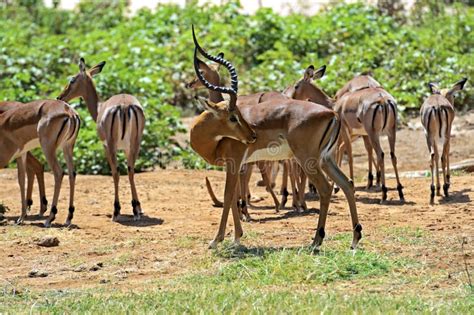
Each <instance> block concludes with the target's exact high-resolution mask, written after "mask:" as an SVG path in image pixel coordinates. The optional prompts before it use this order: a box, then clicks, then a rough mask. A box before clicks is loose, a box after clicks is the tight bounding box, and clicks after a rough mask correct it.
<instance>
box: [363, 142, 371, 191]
mask: <svg viewBox="0 0 474 315" xmlns="http://www.w3.org/2000/svg"><path fill="white" fill-rule="evenodd" d="M362 139H363V140H364V146H365V150H366V151H367V156H368V159H369V161H368V166H369V173H368V174H367V186H366V188H367V189H370V188H372V186H373V185H374V174H373V172H372V164H373V160H374V155H373V149H372V145H371V144H370V140H369V137H367V136H363V137H362Z"/></svg>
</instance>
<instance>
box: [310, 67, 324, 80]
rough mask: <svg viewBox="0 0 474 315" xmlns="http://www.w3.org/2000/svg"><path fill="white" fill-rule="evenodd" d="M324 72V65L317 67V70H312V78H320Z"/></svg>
mask: <svg viewBox="0 0 474 315" xmlns="http://www.w3.org/2000/svg"><path fill="white" fill-rule="evenodd" d="M325 72H326V65H324V66H322V67H321V68H319V69H318V70H316V71H315V72H314V75H313V80H316V79H320V78H322V77H323V76H324V73H325Z"/></svg>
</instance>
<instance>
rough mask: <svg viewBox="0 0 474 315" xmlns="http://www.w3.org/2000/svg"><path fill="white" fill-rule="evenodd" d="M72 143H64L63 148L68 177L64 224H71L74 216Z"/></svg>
mask: <svg viewBox="0 0 474 315" xmlns="http://www.w3.org/2000/svg"><path fill="white" fill-rule="evenodd" d="M73 150H74V144H70V143H68V144H66V145H65V146H64V149H63V153H64V159H65V160H66V165H67V172H68V177H69V212H68V215H67V219H66V223H65V225H66V226H69V225H71V221H72V219H73V217H74V210H75V208H74V191H75V187H76V171H75V169H74V161H73Z"/></svg>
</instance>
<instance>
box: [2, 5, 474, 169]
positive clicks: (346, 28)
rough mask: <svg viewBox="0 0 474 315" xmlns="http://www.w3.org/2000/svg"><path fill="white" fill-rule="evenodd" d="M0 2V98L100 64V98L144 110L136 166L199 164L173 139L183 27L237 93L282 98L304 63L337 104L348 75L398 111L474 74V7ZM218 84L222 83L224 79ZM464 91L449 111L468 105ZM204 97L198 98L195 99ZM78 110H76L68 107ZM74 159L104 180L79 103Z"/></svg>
mask: <svg viewBox="0 0 474 315" xmlns="http://www.w3.org/2000/svg"><path fill="white" fill-rule="evenodd" d="M6 3H7V2H2V3H0V22H1V27H0V100H18V101H22V102H28V101H31V100H34V99H38V98H54V97H56V96H57V95H58V94H59V92H60V90H61V88H62V87H63V85H64V84H65V83H66V82H67V81H66V80H67V78H68V77H69V76H70V75H72V74H74V73H76V72H77V61H78V59H79V57H81V56H82V57H84V58H85V59H86V62H88V63H89V64H90V65H93V64H95V63H98V62H100V61H102V60H106V61H107V66H106V67H105V68H104V71H103V72H102V73H101V74H100V76H98V77H97V79H96V83H97V89H98V91H99V95H101V96H102V99H103V100H105V99H106V98H108V97H110V96H111V95H114V94H117V93H130V94H133V95H135V96H137V98H138V99H139V100H140V101H141V102H142V104H143V105H144V106H145V112H146V116H147V126H146V131H145V133H146V134H145V137H144V139H143V143H142V151H141V154H140V160H139V161H138V165H137V169H138V170H144V169H148V168H151V167H154V166H156V165H159V166H161V167H164V166H165V165H166V164H167V163H168V161H170V160H171V159H172V158H173V157H174V158H176V156H177V155H178V156H180V155H182V156H183V164H184V165H185V166H187V167H202V166H203V165H205V164H204V163H203V162H202V161H198V160H197V159H196V157H195V156H193V153H190V152H189V150H188V149H182V148H177V147H176V145H175V143H174V142H173V141H172V140H170V139H171V138H172V136H173V135H174V134H175V133H176V132H179V131H180V130H181V129H182V127H181V124H180V121H179V116H180V112H190V113H195V112H197V109H196V107H195V105H194V103H193V102H192V101H191V99H192V96H193V95H194V94H195V93H196V92H194V91H189V90H187V89H186V88H185V87H184V83H185V82H187V81H189V80H190V79H191V78H192V77H194V73H193V67H192V54H193V49H192V47H193V46H192V45H193V44H192V38H191V24H193V23H194V24H195V26H196V29H197V32H198V35H199V38H200V41H201V43H202V44H203V46H204V47H205V48H206V49H207V50H209V51H210V52H211V53H214V54H217V53H218V52H219V51H223V52H225V54H226V57H227V59H229V60H230V61H232V63H234V64H235V66H236V68H237V69H238V73H239V78H240V93H242V94H248V93H253V92H257V91H262V90H283V89H284V88H285V87H286V86H288V85H289V84H291V83H292V82H293V81H294V80H296V79H297V78H298V77H299V76H300V75H301V74H302V71H303V69H304V68H306V67H307V66H308V65H309V64H314V65H315V66H319V65H322V64H327V65H328V70H327V72H326V73H327V75H326V76H325V77H324V78H323V79H322V80H320V82H318V84H319V85H320V86H321V87H322V88H323V89H324V90H325V91H327V93H328V94H329V95H334V94H335V92H336V91H337V89H338V88H339V87H341V86H342V85H343V84H344V83H345V82H346V81H347V80H348V79H350V78H351V77H352V76H353V75H354V74H357V73H359V72H361V71H364V70H368V69H372V70H373V71H374V73H375V77H376V79H377V80H379V81H380V82H381V83H382V84H383V85H384V86H385V87H386V89H387V90H388V91H389V92H391V93H392V94H393V95H394V96H395V98H396V99H397V101H398V103H399V106H400V109H401V111H402V112H403V111H405V110H410V109H418V108H419V106H420V105H421V103H422V101H423V99H424V98H425V97H426V95H427V94H428V89H427V83H428V82H430V81H439V82H440V83H441V84H442V85H448V84H452V83H453V82H455V81H456V80H458V79H459V78H461V77H468V78H473V73H474V55H473V49H474V36H473V34H474V32H473V29H474V9H473V8H471V7H469V6H466V5H462V4H458V5H453V6H450V7H448V8H447V9H446V10H442V11H441V12H438V13H437V15H436V16H432V15H430V12H429V11H428V12H427V11H426V10H417V11H416V14H415V13H413V14H411V15H408V16H407V17H406V18H403V19H400V18H392V17H390V16H387V15H384V14H382V13H380V11H379V10H378V9H377V8H376V7H372V6H366V5H363V4H361V3H358V4H347V5H337V6H333V7H330V8H328V9H326V10H325V11H323V12H321V13H319V14H318V15H315V16H310V17H308V16H304V15H300V14H292V15H289V16H286V17H282V16H279V15H278V14H276V13H275V12H273V11H272V10H270V9H261V10H259V11H258V12H257V13H256V14H254V15H246V14H242V13H240V12H239V8H240V5H239V3H238V2H236V1H229V2H227V3H226V4H225V5H223V6H212V5H204V6H198V5H197V2H193V3H191V4H189V5H187V6H185V7H179V6H176V5H162V4H161V5H158V6H157V8H156V10H154V11H153V12H152V11H150V10H147V9H143V10H140V11H138V12H137V13H136V14H134V15H130V14H129V13H128V11H127V6H126V1H125V0H109V1H92V0H83V1H82V2H80V3H79V5H78V7H77V8H76V9H75V10H74V11H64V10H60V9H57V8H46V7H44V6H43V4H42V1H40V0H17V1H9V2H8V3H10V4H8V5H7V4H6ZM223 75H224V77H225V76H226V75H225V73H224V72H223ZM467 90H468V91H465V92H463V93H461V95H460V97H459V98H458V99H457V106H458V107H459V108H462V109H468V108H472V104H473V101H474V96H473V93H472V92H469V85H468V89H467ZM199 93H202V94H203V95H205V94H206V92H205V91H201V92H199ZM73 103H74V104H77V102H73ZM78 108H79V112H80V114H81V117H82V119H83V120H84V122H85V124H84V127H83V128H82V130H81V132H80V135H79V141H78V146H77V150H76V156H77V157H78V162H77V164H78V171H79V172H81V173H94V174H97V173H108V166H107V163H106V161H105V159H104V156H103V155H104V153H103V149H102V145H101V144H100V143H99V141H98V138H97V136H96V133H95V124H94V122H92V121H91V119H90V116H89V115H88V113H87V111H85V110H84V109H83V106H79V107H78Z"/></svg>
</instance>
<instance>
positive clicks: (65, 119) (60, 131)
mask: <svg viewBox="0 0 474 315" xmlns="http://www.w3.org/2000/svg"><path fill="white" fill-rule="evenodd" d="M68 120H69V118H68V117H66V118H64V121H63V124H62V125H61V129H59V133H58V136H57V138H56V144H58V141H59V137H60V136H61V133H62V132H63V130H64V127H65V126H66V123H67V121H68Z"/></svg>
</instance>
